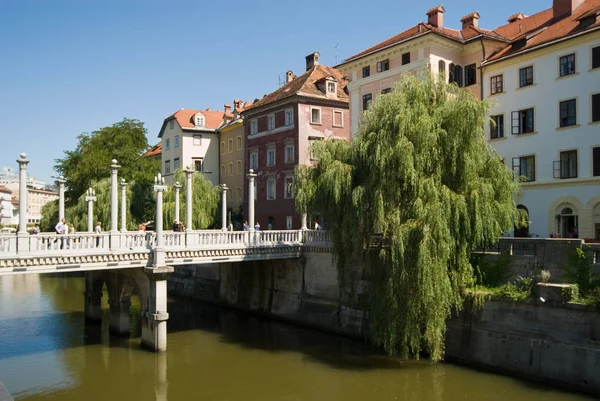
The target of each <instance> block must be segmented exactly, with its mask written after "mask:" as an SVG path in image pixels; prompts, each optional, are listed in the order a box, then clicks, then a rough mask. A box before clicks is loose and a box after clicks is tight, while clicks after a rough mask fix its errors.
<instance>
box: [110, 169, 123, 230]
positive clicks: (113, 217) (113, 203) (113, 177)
mask: <svg viewBox="0 0 600 401" xmlns="http://www.w3.org/2000/svg"><path fill="white" fill-rule="evenodd" d="M120 167H121V166H119V165H118V164H117V160H116V159H112V164H111V166H110V168H111V174H110V231H111V232H117V231H118V226H117V224H118V222H117V218H118V214H119V196H118V193H117V185H118V181H117V173H118V171H119V168H120Z"/></svg>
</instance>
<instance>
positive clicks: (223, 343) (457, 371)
mask: <svg viewBox="0 0 600 401" xmlns="http://www.w3.org/2000/svg"><path fill="white" fill-rule="evenodd" d="M83 290H84V279H83V278H81V277H52V276H38V275H22V276H10V277H8V276H7V277H0V381H2V382H3V383H4V386H5V387H6V388H7V389H8V391H9V392H10V393H11V394H12V396H13V397H14V398H15V400H28V401H29V400H31V401H33V400H47V399H53V400H86V401H96V400H112V401H119V400H143V401H145V400H156V401H163V400H164V401H166V400H169V401H179V400H222V401H237V400H240V401H242V400H243V401H252V400H289V401H291V400H294V401H300V400H302V401H305V400H327V401H338V400H339V401H342V400H343V401H366V400H411V401H413V400H414V401H441V400H487V401H496V400H497V401H500V400H511V401H525V400H527V401H529V400H544V401H566V400H572V401H574V400H580V401H583V400H589V399H590V398H586V397H584V396H581V395H577V394H571V393H567V392H562V391H558V390H556V389H550V388H548V387H546V386H542V385H538V384H532V383H530V382H526V381H520V380H517V379H514V378H508V377H503V376H500V375H495V374H490V373H485V372H479V371H477V370H473V369H468V368H464V367H460V366H455V365H452V364H437V365H432V364H430V363H428V362H426V361H420V362H402V361H400V360H398V359H395V358H388V357H385V356H382V355H381V354H379V353H378V352H377V351H376V350H374V349H372V348H370V347H368V346H366V345H365V344H363V343H362V342H360V341H355V340H351V339H347V338H343V337H339V336H335V335H331V334H327V333H322V332H319V331H314V330H309V329H304V328H300V327H297V326H293V325H287V324H282V323H276V322H269V321H265V320H260V319H257V318H256V317H253V316H249V315H244V314H240V313H236V312H232V311H230V310H224V309H219V308H215V307H212V306H206V305H202V304H198V303H192V302H190V301H184V300H179V299H178V300H170V302H169V306H168V307H169V316H170V317H169V323H168V331H169V337H168V351H167V352H165V353H161V354H155V353H152V352H148V351H144V350H142V349H141V348H140V338H139V333H140V330H141V329H140V326H139V325H140V321H139V319H137V318H136V316H137V313H138V312H139V300H137V299H135V297H134V299H132V307H131V310H132V313H131V315H132V336H131V338H115V337H111V336H110V335H109V333H108V325H107V324H106V323H103V324H102V325H101V326H100V325H86V323H85V321H84V316H83ZM106 298H107V297H106V296H104V297H103V298H102V300H103V302H104V308H105V309H106V311H107V309H108V305H107V304H106ZM136 301H137V302H136ZM104 321H105V322H107V319H104Z"/></svg>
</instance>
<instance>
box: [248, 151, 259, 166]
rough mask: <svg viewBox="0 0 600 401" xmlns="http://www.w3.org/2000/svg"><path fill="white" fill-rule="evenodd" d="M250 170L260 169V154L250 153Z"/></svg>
mask: <svg viewBox="0 0 600 401" xmlns="http://www.w3.org/2000/svg"><path fill="white" fill-rule="evenodd" d="M250 168H253V169H257V168H258V152H252V153H250Z"/></svg>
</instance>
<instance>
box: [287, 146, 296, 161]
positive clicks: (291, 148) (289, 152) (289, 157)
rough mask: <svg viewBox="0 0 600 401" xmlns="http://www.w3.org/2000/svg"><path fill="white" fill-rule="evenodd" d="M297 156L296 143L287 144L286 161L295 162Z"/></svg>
mask: <svg viewBox="0 0 600 401" xmlns="http://www.w3.org/2000/svg"><path fill="white" fill-rule="evenodd" d="M294 156H295V149H294V145H286V146H285V162H286V163H293V162H294V158H295V157H294Z"/></svg>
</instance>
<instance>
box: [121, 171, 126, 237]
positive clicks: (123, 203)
mask: <svg viewBox="0 0 600 401" xmlns="http://www.w3.org/2000/svg"><path fill="white" fill-rule="evenodd" d="M126 231H127V183H126V182H125V180H124V179H123V178H121V232H126Z"/></svg>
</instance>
